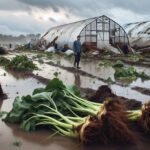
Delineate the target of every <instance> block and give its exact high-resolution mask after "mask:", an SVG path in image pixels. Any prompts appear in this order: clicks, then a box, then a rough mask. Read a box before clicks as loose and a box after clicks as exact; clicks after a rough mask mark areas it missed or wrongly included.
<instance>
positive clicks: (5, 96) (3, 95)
mask: <svg viewBox="0 0 150 150" xmlns="http://www.w3.org/2000/svg"><path fill="white" fill-rule="evenodd" d="M6 98H7V95H6V94H5V93H4V92H3V89H2V86H1V84H0V100H3V99H6Z"/></svg>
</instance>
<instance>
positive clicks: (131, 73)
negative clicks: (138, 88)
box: [114, 67, 150, 80]
mask: <svg viewBox="0 0 150 150" xmlns="http://www.w3.org/2000/svg"><path fill="white" fill-rule="evenodd" d="M114 76H115V78H116V79H128V80H135V79H137V78H138V77H141V78H143V79H150V77H149V76H148V75H146V74H145V73H144V72H142V73H138V72H137V71H136V70H135V69H134V68H133V67H127V68H115V74H114Z"/></svg>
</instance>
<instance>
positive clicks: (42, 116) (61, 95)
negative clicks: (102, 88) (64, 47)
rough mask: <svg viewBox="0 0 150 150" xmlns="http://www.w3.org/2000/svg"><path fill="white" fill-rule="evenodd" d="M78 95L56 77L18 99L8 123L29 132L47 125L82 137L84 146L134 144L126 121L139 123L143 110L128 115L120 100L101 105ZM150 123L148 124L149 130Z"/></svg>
mask: <svg viewBox="0 0 150 150" xmlns="http://www.w3.org/2000/svg"><path fill="white" fill-rule="evenodd" d="M76 94H79V93H78V92H77V90H76V89H75V88H74V87H66V86H65V85H64V84H63V82H62V81H60V80H59V79H58V78H54V79H53V80H51V81H49V83H48V84H47V86H46V87H45V88H40V89H35V90H34V91H33V94H32V95H27V96H22V97H16V98H15V100H14V103H13V108H12V110H11V111H10V112H9V113H8V114H7V116H6V118H5V119H4V120H5V121H7V122H11V123H19V124H20V127H21V128H22V129H23V130H25V131H33V130H36V129H38V127H45V126H46V127H48V128H49V129H50V130H52V131H55V132H57V133H59V134H61V135H64V136H69V137H79V138H80V140H81V142H83V143H84V144H93V143H103V144H109V143H111V142H113V143H116V142H118V143H130V142H131V143H132V140H133V139H132V137H133V134H132V132H131V131H130V130H129V128H128V125H127V123H126V120H127V119H128V120H131V121H132V120H133V121H134V120H137V119H138V118H139V117H141V116H142V112H141V111H140V110H138V111H128V112H126V111H125V109H124V106H123V105H122V104H121V103H120V102H119V101H118V100H117V99H114V100H113V99H110V100H106V102H105V103H104V104H98V103H94V102H90V101H87V100H85V99H83V98H81V97H80V96H77V95H76ZM148 106H149V105H148ZM145 108H147V107H145ZM146 112H149V109H148V111H147V110H146ZM144 113H145V111H144ZM127 114H128V115H127ZM146 114H148V113H146ZM89 115H90V116H89ZM127 117H128V118H127ZM147 118H149V117H148V116H147ZM142 119H143V120H144V118H142ZM149 121H150V119H146V121H144V122H146V125H145V126H144V127H145V128H146V129H147V131H149V129H150V127H149ZM104 137H105V138H104Z"/></svg>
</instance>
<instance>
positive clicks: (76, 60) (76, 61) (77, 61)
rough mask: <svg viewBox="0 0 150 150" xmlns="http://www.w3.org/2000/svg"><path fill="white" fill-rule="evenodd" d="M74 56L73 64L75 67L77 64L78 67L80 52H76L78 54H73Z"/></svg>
mask: <svg viewBox="0 0 150 150" xmlns="http://www.w3.org/2000/svg"><path fill="white" fill-rule="evenodd" d="M74 56H75V59H74V66H75V67H76V65H77V67H79V63H80V56H81V55H80V53H78V54H76V55H74Z"/></svg>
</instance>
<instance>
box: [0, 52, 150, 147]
mask: <svg viewBox="0 0 150 150" xmlns="http://www.w3.org/2000/svg"><path fill="white" fill-rule="evenodd" d="M24 54H26V55H27V56H28V57H29V58H30V59H33V57H35V56H36V55H37V54H36V53H35V54H33V53H24ZM15 55H21V54H20V53H15V54H14V53H12V54H9V55H7V56H5V57H8V58H10V59H11V58H13V57H14V56H15ZM42 60H43V63H40V61H39V60H38V59H37V58H36V59H34V60H33V61H34V63H36V64H37V66H38V67H39V70H36V71H34V72H33V75H35V76H39V77H42V78H44V79H47V80H48V79H52V78H53V77H55V73H56V72H57V73H58V78H60V79H61V80H63V82H64V83H65V84H66V85H70V84H75V85H76V86H77V87H78V88H85V89H86V88H89V89H92V90H97V88H98V87H99V86H101V85H109V86H110V88H111V89H112V91H113V92H114V93H115V94H116V95H118V96H124V97H126V98H130V99H136V100H138V101H141V102H147V101H149V100H150V95H148V94H143V93H141V92H140V91H137V90H135V89H134V87H141V88H146V89H148V90H149V89H150V80H145V81H142V80H141V79H139V78H138V79H137V80H135V81H133V82H131V83H129V84H124V83H118V82H116V81H115V79H114V69H113V68H112V67H111V66H99V65H98V62H99V60H92V61H91V59H82V60H81V70H77V69H74V68H72V66H73V58H71V59H70V58H65V57H62V56H59V55H57V56H56V57H54V58H51V59H48V58H46V57H42ZM50 61H51V62H53V65H52V64H48V62H50ZM134 67H135V68H136V70H138V71H144V72H145V73H146V74H147V75H150V69H149V68H148V67H144V66H143V67H138V66H134ZM108 78H111V80H112V81H113V82H109V81H108ZM0 83H1V86H2V89H3V91H4V93H6V94H7V95H8V98H7V99H6V100H4V101H0V110H2V111H10V109H11V108H12V103H13V101H14V98H15V97H16V96H18V95H20V96H22V95H27V94H31V93H32V91H33V90H34V89H35V88H38V87H44V86H45V85H44V84H43V83H42V82H41V81H40V80H38V78H35V77H33V76H32V75H31V74H30V75H24V74H21V75H20V74H15V73H14V72H7V71H5V70H4V69H3V68H2V67H0ZM139 139H141V140H139V142H138V143H137V145H136V146H133V147H128V148H127V147H125V148H122V147H117V148H116V147H113V146H112V147H111V146H110V147H105V146H104V147H103V146H99V147H98V148H96V147H95V148H94V147H92V148H90V147H88V148H87V147H83V146H82V145H81V144H80V143H79V141H76V140H75V139H69V138H65V137H62V136H54V137H52V136H51V133H49V132H48V131H47V130H42V131H36V132H32V133H25V132H23V131H21V130H20V128H19V126H17V125H12V124H5V123H4V122H2V121H0V145H1V147H0V150H16V149H18V150H27V149H36V150H49V149H51V150H76V149H78V150H88V149H89V150H93V149H103V150H105V149H106V150H107V149H108V150H111V149H112V150H116V149H118V150H120V149H131V150H133V149H138V150H148V149H149V147H150V141H149V138H142V137H139ZM16 143H19V144H18V145H17V144H16Z"/></svg>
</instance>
